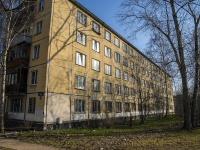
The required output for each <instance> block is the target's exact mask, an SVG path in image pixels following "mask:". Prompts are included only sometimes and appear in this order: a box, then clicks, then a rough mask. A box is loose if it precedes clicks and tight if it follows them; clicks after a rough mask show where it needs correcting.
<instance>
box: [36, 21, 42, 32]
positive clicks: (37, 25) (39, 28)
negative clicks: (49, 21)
mask: <svg viewBox="0 0 200 150" xmlns="http://www.w3.org/2000/svg"><path fill="white" fill-rule="evenodd" d="M40 33H42V21H39V22H37V23H36V30H35V34H40Z"/></svg>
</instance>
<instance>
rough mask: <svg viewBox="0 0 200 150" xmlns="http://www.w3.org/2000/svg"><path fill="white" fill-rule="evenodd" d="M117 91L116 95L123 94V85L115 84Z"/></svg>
mask: <svg viewBox="0 0 200 150" xmlns="http://www.w3.org/2000/svg"><path fill="white" fill-rule="evenodd" d="M115 93H116V95H121V94H122V88H121V85H119V84H116V85H115Z"/></svg>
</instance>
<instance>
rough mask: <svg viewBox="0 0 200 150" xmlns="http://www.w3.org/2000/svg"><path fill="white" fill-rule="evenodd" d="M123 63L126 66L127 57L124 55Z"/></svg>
mask: <svg viewBox="0 0 200 150" xmlns="http://www.w3.org/2000/svg"><path fill="white" fill-rule="evenodd" d="M123 65H124V66H126V67H128V59H127V58H126V57H123Z"/></svg>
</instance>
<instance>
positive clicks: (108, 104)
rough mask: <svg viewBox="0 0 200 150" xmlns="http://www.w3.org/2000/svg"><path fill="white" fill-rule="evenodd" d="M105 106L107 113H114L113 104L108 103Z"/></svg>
mask: <svg viewBox="0 0 200 150" xmlns="http://www.w3.org/2000/svg"><path fill="white" fill-rule="evenodd" d="M105 106H106V112H112V109H113V104H112V102H109V101H106V102H105Z"/></svg>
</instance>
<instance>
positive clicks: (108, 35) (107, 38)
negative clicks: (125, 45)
mask: <svg viewBox="0 0 200 150" xmlns="http://www.w3.org/2000/svg"><path fill="white" fill-rule="evenodd" d="M105 39H106V40H108V41H111V33H110V32H109V31H108V30H105Z"/></svg>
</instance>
